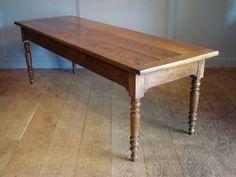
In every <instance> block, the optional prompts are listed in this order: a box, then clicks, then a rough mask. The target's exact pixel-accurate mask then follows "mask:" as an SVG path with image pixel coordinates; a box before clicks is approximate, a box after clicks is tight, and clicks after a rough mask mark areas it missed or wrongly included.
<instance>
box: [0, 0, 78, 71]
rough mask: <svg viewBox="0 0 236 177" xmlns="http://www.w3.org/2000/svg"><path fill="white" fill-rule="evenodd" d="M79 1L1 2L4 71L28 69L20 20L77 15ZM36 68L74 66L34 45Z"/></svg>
mask: <svg viewBox="0 0 236 177" xmlns="http://www.w3.org/2000/svg"><path fill="white" fill-rule="evenodd" d="M77 7H78V5H77V0H59V1H58V0H39V1H31V0H0V68H24V67H26V65H25V61H24V49H23V43H22V41H21V35H20V28H19V27H17V26H16V25H14V21H16V20H27V19H34V18H44V17H53V16H62V15H76V14H77V10H78V9H77ZM31 49H32V54H33V65H34V67H36V68H50V67H71V63H69V62H68V61H67V60H63V59H62V58H61V57H58V56H56V55H54V54H53V53H51V52H49V51H47V50H45V49H43V48H41V47H39V46H36V45H33V44H32V45H31Z"/></svg>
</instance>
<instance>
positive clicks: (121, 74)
mask: <svg viewBox="0 0 236 177" xmlns="http://www.w3.org/2000/svg"><path fill="white" fill-rule="evenodd" d="M22 39H23V41H24V40H29V41H32V42H34V43H35V44H38V45H40V46H42V47H43V48H46V49H48V50H50V51H52V52H54V53H55V54H58V55H60V56H62V57H65V58H66V59H69V60H71V61H72V62H74V63H76V64H79V65H81V66H82V67H85V68H86V69H88V70H91V71H93V72H94V73H97V74H99V75H101V76H103V77H105V78H107V79H109V80H111V81H114V82H116V83H118V84H120V85H122V86H124V87H125V88H127V87H128V80H129V79H128V77H129V71H126V70H124V69H121V68H118V67H116V66H114V65H112V64H109V63H106V62H104V61H102V60H99V59H97V58H95V57H93V56H90V55H88V54H85V53H83V52H80V51H78V50H76V49H74V48H72V47H70V46H67V45H66V44H63V43H59V42H57V41H55V40H52V39H50V38H48V37H47V36H44V35H42V34H39V33H37V32H33V31H30V30H27V29H22Z"/></svg>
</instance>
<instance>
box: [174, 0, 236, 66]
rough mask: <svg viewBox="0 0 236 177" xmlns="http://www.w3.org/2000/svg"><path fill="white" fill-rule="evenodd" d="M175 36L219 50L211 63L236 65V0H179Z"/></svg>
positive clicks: (211, 64)
mask: <svg viewBox="0 0 236 177" xmlns="http://www.w3.org/2000/svg"><path fill="white" fill-rule="evenodd" d="M175 16H176V29H175V35H174V36H175V38H176V39H178V40H184V41H188V42H192V43H195V44H199V45H202V46H206V47H209V48H213V49H217V50H220V57H217V58H215V59H212V60H209V62H208V66H236V1H235V0H178V3H177V4H176V15H175Z"/></svg>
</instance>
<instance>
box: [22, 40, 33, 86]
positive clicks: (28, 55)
mask: <svg viewBox="0 0 236 177" xmlns="http://www.w3.org/2000/svg"><path fill="white" fill-rule="evenodd" d="M24 48H25V60H26V64H27V70H28V76H29V81H30V84H33V83H34V79H33V67H32V57H31V52H30V44H29V41H24Z"/></svg>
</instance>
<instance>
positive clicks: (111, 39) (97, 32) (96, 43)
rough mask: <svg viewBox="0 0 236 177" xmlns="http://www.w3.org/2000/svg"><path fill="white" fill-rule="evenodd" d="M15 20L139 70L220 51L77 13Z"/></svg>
mask: <svg viewBox="0 0 236 177" xmlns="http://www.w3.org/2000/svg"><path fill="white" fill-rule="evenodd" d="M15 24H16V25H19V26H21V27H22V28H26V29H29V30H31V31H34V32H37V33H40V34H42V35H45V36H46V37H48V38H50V39H52V40H55V41H57V42H61V43H63V44H65V45H68V46H70V47H72V48H74V49H76V50H78V51H81V52H83V53H86V54H88V55H92V56H94V57H96V58H98V59H100V60H103V61H104V62H107V63H110V64H113V65H115V66H117V67H120V68H123V69H127V70H132V71H134V72H136V73H137V74H145V73H149V72H153V71H156V70H160V69H162V68H165V67H171V66H174V65H178V64H185V63H190V62H194V61H198V60H203V59H207V58H211V57H214V56H217V55H218V54H219V52H218V51H214V50H210V49H207V48H203V47H200V46H196V45H192V44H187V43H183V42H178V41H175V40H170V39H165V38H161V37H158V36H153V35H149V34H145V33H141V32H136V31H132V30H128V29H124V28H120V27H116V26H112V25H108V24H104V23H99V22H95V21H92V20H87V19H84V18H80V17H75V16H63V17H54V18H46V19H38V20H28V21H17V22H15Z"/></svg>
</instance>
